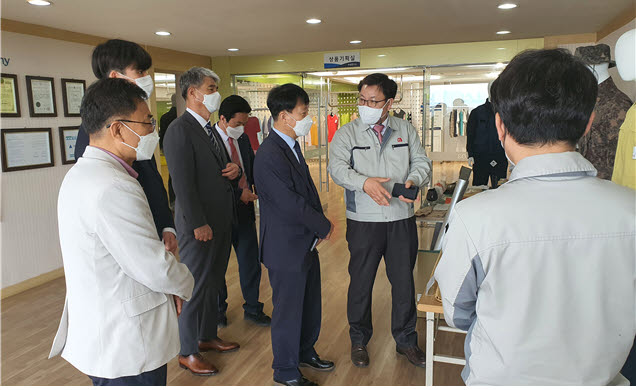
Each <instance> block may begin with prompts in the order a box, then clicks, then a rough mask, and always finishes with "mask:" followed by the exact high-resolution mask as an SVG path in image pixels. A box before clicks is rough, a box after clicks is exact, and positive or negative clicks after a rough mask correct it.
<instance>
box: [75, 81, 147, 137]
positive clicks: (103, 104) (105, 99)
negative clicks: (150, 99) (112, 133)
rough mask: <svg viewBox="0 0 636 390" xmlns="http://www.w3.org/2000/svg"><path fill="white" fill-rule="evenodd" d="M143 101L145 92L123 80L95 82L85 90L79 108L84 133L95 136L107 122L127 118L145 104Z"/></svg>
mask: <svg viewBox="0 0 636 390" xmlns="http://www.w3.org/2000/svg"><path fill="white" fill-rule="evenodd" d="M145 99H146V92H144V90H143V89H141V88H139V87H138V86H137V85H136V84H133V83H131V82H129V81H127V80H125V79H121V78H113V79H111V78H106V79H101V80H97V81H96V82H94V83H93V84H91V86H90V87H88V89H87V90H86V93H85V94H84V98H83V99H82V105H81V107H80V115H81V116H82V124H83V125H84V129H85V130H86V133H88V134H89V135H90V134H96V133H98V132H99V131H100V130H101V129H103V128H104V126H106V124H107V123H108V121H109V120H114V119H119V118H124V117H127V116H129V115H130V114H132V113H133V112H135V111H136V110H137V107H138V105H139V104H146V103H145ZM116 117H117V118H116Z"/></svg>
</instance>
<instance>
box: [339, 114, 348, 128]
mask: <svg viewBox="0 0 636 390" xmlns="http://www.w3.org/2000/svg"><path fill="white" fill-rule="evenodd" d="M349 122H351V114H350V113H348V112H345V113H344V114H342V115H340V126H344V125H346V124H347V123H349Z"/></svg>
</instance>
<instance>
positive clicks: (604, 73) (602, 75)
mask: <svg viewBox="0 0 636 390" xmlns="http://www.w3.org/2000/svg"><path fill="white" fill-rule="evenodd" d="M588 66H589V67H590V69H591V70H592V73H594V76H595V77H596V80H598V83H599V84H600V83H602V82H603V81H605V80H607V79H609V78H610V74H609V63H608V62H606V63H604V64H597V65H588Z"/></svg>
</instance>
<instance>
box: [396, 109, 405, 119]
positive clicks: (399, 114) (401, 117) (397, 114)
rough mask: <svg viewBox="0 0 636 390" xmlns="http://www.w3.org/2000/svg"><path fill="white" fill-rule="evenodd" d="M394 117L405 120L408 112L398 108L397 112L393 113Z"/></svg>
mask: <svg viewBox="0 0 636 390" xmlns="http://www.w3.org/2000/svg"><path fill="white" fill-rule="evenodd" d="M393 116H394V117H396V118H400V119H404V116H406V111H404V110H403V109H401V108H398V109H397V110H394V111H393Z"/></svg>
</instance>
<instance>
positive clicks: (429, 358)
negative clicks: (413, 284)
mask: <svg viewBox="0 0 636 390" xmlns="http://www.w3.org/2000/svg"><path fill="white" fill-rule="evenodd" d="M434 333H435V313H432V312H426V386H433V344H434V341H435V340H434V338H435V335H434Z"/></svg>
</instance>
